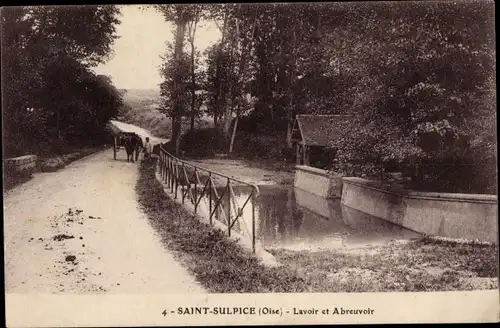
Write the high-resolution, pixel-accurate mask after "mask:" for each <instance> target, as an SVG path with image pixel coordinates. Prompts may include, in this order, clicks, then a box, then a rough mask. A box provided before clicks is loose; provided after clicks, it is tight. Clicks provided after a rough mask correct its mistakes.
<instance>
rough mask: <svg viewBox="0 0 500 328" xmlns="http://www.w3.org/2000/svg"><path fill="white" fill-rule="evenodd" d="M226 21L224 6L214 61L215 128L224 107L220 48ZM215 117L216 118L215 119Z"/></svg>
mask: <svg viewBox="0 0 500 328" xmlns="http://www.w3.org/2000/svg"><path fill="white" fill-rule="evenodd" d="M227 19H228V7H227V6H226V8H225V12H224V23H223V25H222V31H221V34H222V37H221V42H220V43H219V47H218V55H217V58H216V60H215V62H216V64H215V80H216V81H217V91H216V94H215V113H214V123H215V127H217V122H218V119H219V118H218V116H219V115H220V113H221V107H223V106H224V101H223V97H224V81H223V79H221V75H222V74H221V63H220V60H221V57H222V47H223V46H224V42H225V41H226V29H227ZM216 117H217V118H216Z"/></svg>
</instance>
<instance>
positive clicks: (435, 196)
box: [342, 177, 498, 204]
mask: <svg viewBox="0 0 500 328" xmlns="http://www.w3.org/2000/svg"><path fill="white" fill-rule="evenodd" d="M342 181H343V182H347V183H351V184H354V185H358V186H362V187H365V188H369V189H375V190H378V191H382V192H385V193H390V194H393V195H397V196H401V197H406V198H415V199H431V200H442V201H455V202H472V203H491V204H497V203H498V196H497V195H488V194H463V193H445V192H442V193H441V192H425V191H424V192H422V191H413V190H409V189H404V188H398V187H384V186H380V185H377V183H376V182H374V181H371V180H366V179H362V178H356V177H344V178H342Z"/></svg>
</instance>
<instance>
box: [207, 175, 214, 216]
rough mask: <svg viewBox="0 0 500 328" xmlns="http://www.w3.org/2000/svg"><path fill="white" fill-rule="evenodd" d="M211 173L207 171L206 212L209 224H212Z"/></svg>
mask: <svg viewBox="0 0 500 328" xmlns="http://www.w3.org/2000/svg"><path fill="white" fill-rule="evenodd" d="M212 188H213V186H212V173H211V172H208V214H209V216H210V217H209V220H210V225H212Z"/></svg>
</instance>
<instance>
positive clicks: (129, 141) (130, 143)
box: [124, 137, 137, 163]
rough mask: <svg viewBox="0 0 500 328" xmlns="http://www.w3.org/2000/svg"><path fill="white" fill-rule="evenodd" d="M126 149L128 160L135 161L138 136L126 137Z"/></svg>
mask: <svg viewBox="0 0 500 328" xmlns="http://www.w3.org/2000/svg"><path fill="white" fill-rule="evenodd" d="M124 146H125V151H126V152H127V162H130V161H132V163H134V150H136V148H137V139H136V137H126V138H125V140H124Z"/></svg>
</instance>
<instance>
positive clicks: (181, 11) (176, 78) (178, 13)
mask: <svg viewBox="0 0 500 328" xmlns="http://www.w3.org/2000/svg"><path fill="white" fill-rule="evenodd" d="M198 6H199V5H155V8H156V9H157V10H158V11H159V12H160V13H162V14H163V16H164V17H165V19H166V20H167V21H170V22H173V23H174V25H175V45H174V51H173V57H174V62H173V66H174V68H173V78H172V102H173V104H172V120H173V122H172V123H173V124H172V127H173V128H172V129H173V130H172V139H173V140H174V143H175V153H176V155H179V150H180V149H179V147H180V140H181V132H182V117H183V116H184V113H185V105H184V103H183V90H184V83H183V70H182V67H183V60H184V57H183V53H184V39H185V34H186V27H187V24H188V23H189V22H190V21H193V20H194V19H195V18H196V17H197V13H198V11H199V7H198Z"/></svg>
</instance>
